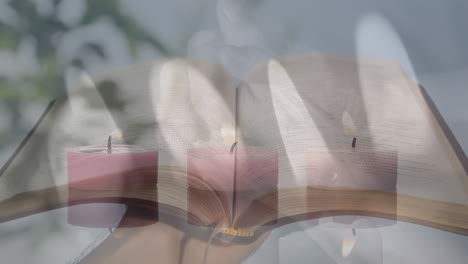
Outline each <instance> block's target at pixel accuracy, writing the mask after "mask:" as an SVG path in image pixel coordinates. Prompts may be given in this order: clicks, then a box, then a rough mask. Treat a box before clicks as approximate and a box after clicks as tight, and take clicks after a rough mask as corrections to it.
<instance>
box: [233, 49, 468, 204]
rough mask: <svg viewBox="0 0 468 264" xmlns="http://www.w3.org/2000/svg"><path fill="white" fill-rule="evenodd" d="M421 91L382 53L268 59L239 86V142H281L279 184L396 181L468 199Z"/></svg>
mask: <svg viewBox="0 0 468 264" xmlns="http://www.w3.org/2000/svg"><path fill="white" fill-rule="evenodd" d="M418 92H419V91H417V87H416V85H415V84H414V83H413V82H412V81H410V80H409V79H408V77H407V76H406V75H405V74H404V73H403V71H402V70H401V68H400V67H399V66H398V65H397V64H396V63H394V62H391V61H387V60H381V59H371V58H354V57H348V56H340V55H319V54H317V55H300V56H291V57H284V58H279V59H276V60H270V61H269V62H268V63H266V64H263V65H260V66H258V67H256V68H255V69H254V70H253V71H251V73H250V74H249V76H248V77H247V78H246V80H245V82H244V83H243V85H242V86H241V87H240V90H239V95H238V98H239V99H238V126H239V129H238V131H239V134H238V140H239V144H240V145H243V146H257V147H262V146H268V147H272V148H274V149H276V150H277V151H278V162H279V165H278V166H279V168H278V170H279V172H278V179H279V188H289V187H305V186H313V187H330V188H356V189H371V190H381V191H396V192H397V193H401V194H407V195H412V196H417V197H422V198H428V199H434V200H440V201H447V202H454V203H462V204H466V203H467V202H468V199H467V197H468V196H467V192H466V189H465V188H466V186H468V185H467V177H466V174H464V172H463V171H462V170H460V163H459V161H457V160H456V159H455V158H454V155H453V151H452V150H451V149H450V147H448V145H447V144H448V143H447V140H446V139H445V138H444V135H443V133H441V131H440V127H438V126H437V123H435V120H434V119H433V116H432V114H431V112H430V111H429V110H428V108H427V105H424V102H423V101H421V100H420V98H418V96H419V95H418ZM392 187H393V188H392ZM280 202H281V201H280Z"/></svg>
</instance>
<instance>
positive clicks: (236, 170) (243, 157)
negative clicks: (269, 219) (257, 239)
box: [187, 147, 278, 222]
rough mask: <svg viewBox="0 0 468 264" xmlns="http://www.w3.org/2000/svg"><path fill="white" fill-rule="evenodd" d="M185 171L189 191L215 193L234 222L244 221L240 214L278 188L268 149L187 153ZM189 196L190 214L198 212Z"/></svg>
mask: <svg viewBox="0 0 468 264" xmlns="http://www.w3.org/2000/svg"><path fill="white" fill-rule="evenodd" d="M187 169H188V183H189V187H190V188H195V189H197V190H202V191H207V192H211V193H217V194H218V195H219V196H220V197H221V199H222V200H223V201H222V202H223V203H224V206H225V207H228V208H225V209H228V211H229V209H231V213H232V214H233V215H230V216H228V217H230V218H231V220H232V221H233V222H236V221H237V219H238V218H244V221H245V216H243V213H244V212H245V211H246V210H247V209H248V207H249V206H250V205H251V203H252V202H253V201H254V200H255V199H256V198H258V197H260V196H261V195H263V194H266V193H269V192H276V190H277V186H278V157H277V153H276V151H274V150H272V149H267V148H260V147H258V148H253V147H251V148H237V149H236V150H235V151H234V153H231V151H230V149H229V148H197V149H190V150H189V151H188V165H187ZM189 190H190V189H189ZM190 195H191V193H190V192H189V212H190V211H191V210H196V209H197V208H195V206H191V197H190ZM192 205H193V204H192ZM197 206H198V205H197ZM271 209H272V210H277V208H271ZM226 213H228V214H229V212H226Z"/></svg>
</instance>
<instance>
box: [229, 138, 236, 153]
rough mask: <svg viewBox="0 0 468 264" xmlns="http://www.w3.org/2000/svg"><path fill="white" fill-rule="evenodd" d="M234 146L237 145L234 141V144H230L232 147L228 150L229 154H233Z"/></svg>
mask: <svg viewBox="0 0 468 264" xmlns="http://www.w3.org/2000/svg"><path fill="white" fill-rule="evenodd" d="M236 145H237V141H236V142H234V143H233V144H232V146H231V150H230V152H231V153H233V152H234V149H235V148H236Z"/></svg>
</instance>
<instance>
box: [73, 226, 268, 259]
mask: <svg viewBox="0 0 468 264" xmlns="http://www.w3.org/2000/svg"><path fill="white" fill-rule="evenodd" d="M267 236H268V234H267V233H264V234H263V235H262V236H260V237H259V238H258V239H257V240H256V241H254V242H252V243H250V244H247V245H235V244H229V245H219V244H210V245H208V241H203V240H200V239H196V238H194V237H192V236H191V235H190V233H189V232H185V233H184V231H182V230H180V229H178V228H175V227H173V226H171V225H169V224H166V223H163V222H158V223H156V224H153V225H150V226H144V227H138V228H117V229H116V230H115V231H114V232H113V233H112V235H110V236H109V237H108V238H107V239H106V240H105V241H104V242H103V243H102V244H101V245H99V246H98V247H97V248H96V249H95V250H94V251H92V252H91V253H90V254H89V255H88V256H87V257H85V258H84V259H83V260H82V261H81V262H80V263H81V264H95V263H113V264H120V263H122V264H124V263H125V264H127V263H139V264H145V263H151V264H154V263H161V264H166V263H168V264H172V263H173V264H183V263H190V264H197V263H203V261H204V256H205V253H206V252H207V251H206V249H207V246H209V250H208V252H207V253H208V255H207V258H206V263H228V264H229V263H233V264H234V263H240V262H241V261H242V260H243V259H245V257H246V256H248V255H249V254H250V253H251V252H253V251H254V250H255V249H256V248H257V247H258V246H260V245H261V244H262V242H263V241H264V240H265V239H266V237H267Z"/></svg>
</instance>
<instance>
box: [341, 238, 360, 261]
mask: <svg viewBox="0 0 468 264" xmlns="http://www.w3.org/2000/svg"><path fill="white" fill-rule="evenodd" d="M355 244H356V237H355V236H353V237H350V238H345V239H343V244H342V245H341V255H342V256H343V258H346V257H348V256H349V254H350V253H351V251H352V250H353V248H354V245H355Z"/></svg>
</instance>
